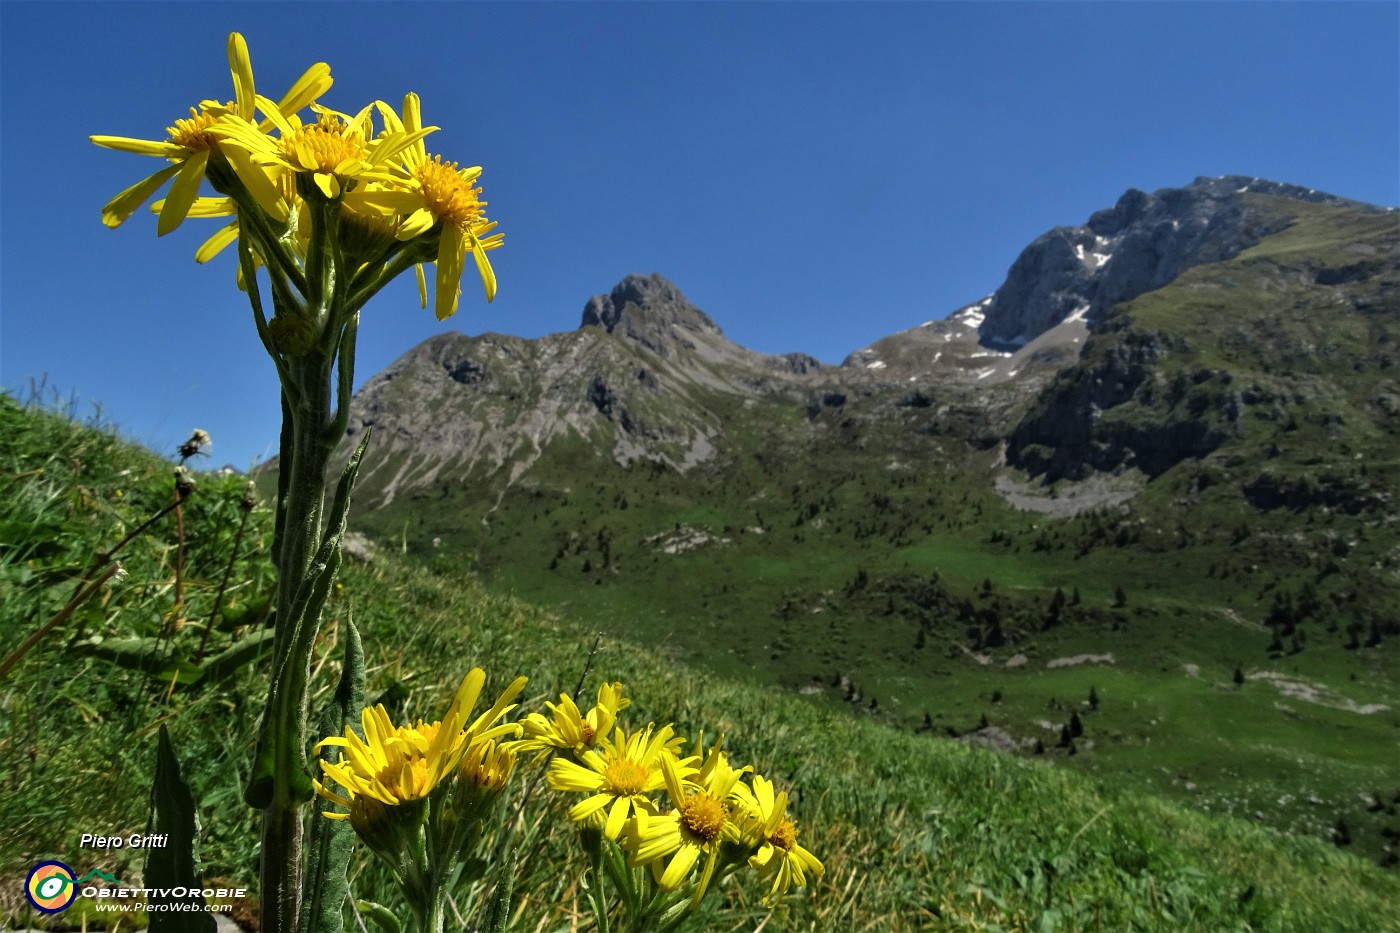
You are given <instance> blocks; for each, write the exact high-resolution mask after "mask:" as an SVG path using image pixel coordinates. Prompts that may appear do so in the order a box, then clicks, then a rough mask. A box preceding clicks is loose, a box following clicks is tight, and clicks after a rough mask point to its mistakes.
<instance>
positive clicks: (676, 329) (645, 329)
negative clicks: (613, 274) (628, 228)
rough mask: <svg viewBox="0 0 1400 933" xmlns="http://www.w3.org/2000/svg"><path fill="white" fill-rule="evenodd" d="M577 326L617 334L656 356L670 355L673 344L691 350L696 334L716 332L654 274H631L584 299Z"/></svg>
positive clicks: (706, 317)
mask: <svg viewBox="0 0 1400 933" xmlns="http://www.w3.org/2000/svg"><path fill="white" fill-rule="evenodd" d="M580 326H582V327H601V328H603V329H604V330H606V331H607V332H608V333H610V334H612V333H621V334H622V335H623V336H626V337H628V338H630V339H632V340H635V341H637V342H638V343H640V344H641V345H642V346H644V347H646V348H647V349H648V350H651V351H652V352H653V353H655V354H657V355H658V356H670V355H671V354H672V353H673V352H674V351H675V348H676V347H677V346H681V347H685V348H687V349H694V347H695V337H697V336H701V335H707V336H718V335H719V334H720V329H719V327H718V326H717V325H716V324H715V322H714V321H713V320H711V319H710V317H709V315H707V314H705V312H703V311H701V310H700V309H699V308H697V307H695V305H693V304H691V303H690V302H689V301H688V300H687V299H686V297H685V296H684V295H682V294H681V290H680V289H679V288H676V286H674V285H672V284H671V283H670V282H668V281H667V280H666V279H664V278H662V277H661V276H659V275H657V274H655V273H653V274H651V275H637V274H635V273H634V274H632V275H629V276H627V277H626V278H625V279H623V280H622V281H621V282H619V283H617V285H616V286H615V287H614V288H613V290H612V292H611V294H607V295H594V296H593V297H592V298H590V299H588V303H587V304H586V305H584V307H583V323H582V324H581V325H580Z"/></svg>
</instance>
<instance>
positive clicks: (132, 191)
mask: <svg viewBox="0 0 1400 933" xmlns="http://www.w3.org/2000/svg"><path fill="white" fill-rule="evenodd" d="M179 170H180V166H178V165H172V166H170V167H169V168H163V169H161V170H160V171H159V172H156V173H155V174H154V175H151V176H148V177H146V178H143V179H141V180H140V181H138V182H137V183H136V184H134V185H132V186H131V187H130V188H127V189H126V190H125V191H123V192H122V193H121V194H119V195H117V196H116V197H115V198H113V199H112V200H110V201H108V202H107V204H106V205H105V206H104V207H103V208H102V222H103V223H104V224H106V225H107V226H108V227H112V228H116V227H120V226H121V225H122V223H124V222H125V221H126V219H127V218H128V217H130V216H131V215H132V214H133V213H135V211H136V209H137V208H138V207H140V206H141V205H142V204H145V203H146V200H147V199H148V198H149V197H150V196H151V195H153V194H155V192H156V189H157V188H159V187H160V186H161V185H163V184H165V183H166V181H167V180H168V179H169V178H170V176H171V175H174V174H175V173H176V172H178V171H179Z"/></svg>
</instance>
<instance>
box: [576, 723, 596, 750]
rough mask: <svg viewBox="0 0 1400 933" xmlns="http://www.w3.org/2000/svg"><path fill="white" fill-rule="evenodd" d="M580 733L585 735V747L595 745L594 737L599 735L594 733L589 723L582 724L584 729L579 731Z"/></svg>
mask: <svg viewBox="0 0 1400 933" xmlns="http://www.w3.org/2000/svg"><path fill="white" fill-rule="evenodd" d="M579 732H581V733H582V734H583V744H584V745H592V744H593V737H594V736H595V735H597V733H596V732H594V731H593V727H592V726H590V725H589V724H588V723H586V722H585V723H582V728H580V729H579Z"/></svg>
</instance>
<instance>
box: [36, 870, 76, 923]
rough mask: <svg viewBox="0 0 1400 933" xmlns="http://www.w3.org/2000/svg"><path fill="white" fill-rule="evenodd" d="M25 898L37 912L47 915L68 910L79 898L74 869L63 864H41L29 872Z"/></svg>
mask: <svg viewBox="0 0 1400 933" xmlns="http://www.w3.org/2000/svg"><path fill="white" fill-rule="evenodd" d="M24 896H25V897H27V898H29V903H31V904H33V905H34V908H35V909H36V910H39V911H42V912H43V913H46V914H56V913H58V912H59V911H61V910H67V909H68V905H69V904H71V903H73V901H74V899H76V898H77V896H78V885H77V884H76V882H75V879H74V877H73V869H71V868H69V867H68V866H67V865H65V864H63V863H62V862H40V863H39V864H38V865H35V866H34V867H33V868H32V869H30V870H29V877H28V878H26V879H25V881H24Z"/></svg>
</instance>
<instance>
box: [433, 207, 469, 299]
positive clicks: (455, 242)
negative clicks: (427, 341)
mask: <svg viewBox="0 0 1400 933" xmlns="http://www.w3.org/2000/svg"><path fill="white" fill-rule="evenodd" d="M463 258H464V257H463V256H462V231H461V230H460V229H459V228H458V227H457V225H456V224H444V225H443V228H442V239H441V241H440V242H439V243H438V256H437V281H436V283H435V285H434V287H435V288H436V289H437V297H436V304H435V313H436V314H437V319H438V320H439V321H445V320H447V319H448V318H450V317H451V316H452V315H454V314H456V313H457V298H458V296H460V295H461V293H462V260H463Z"/></svg>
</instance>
